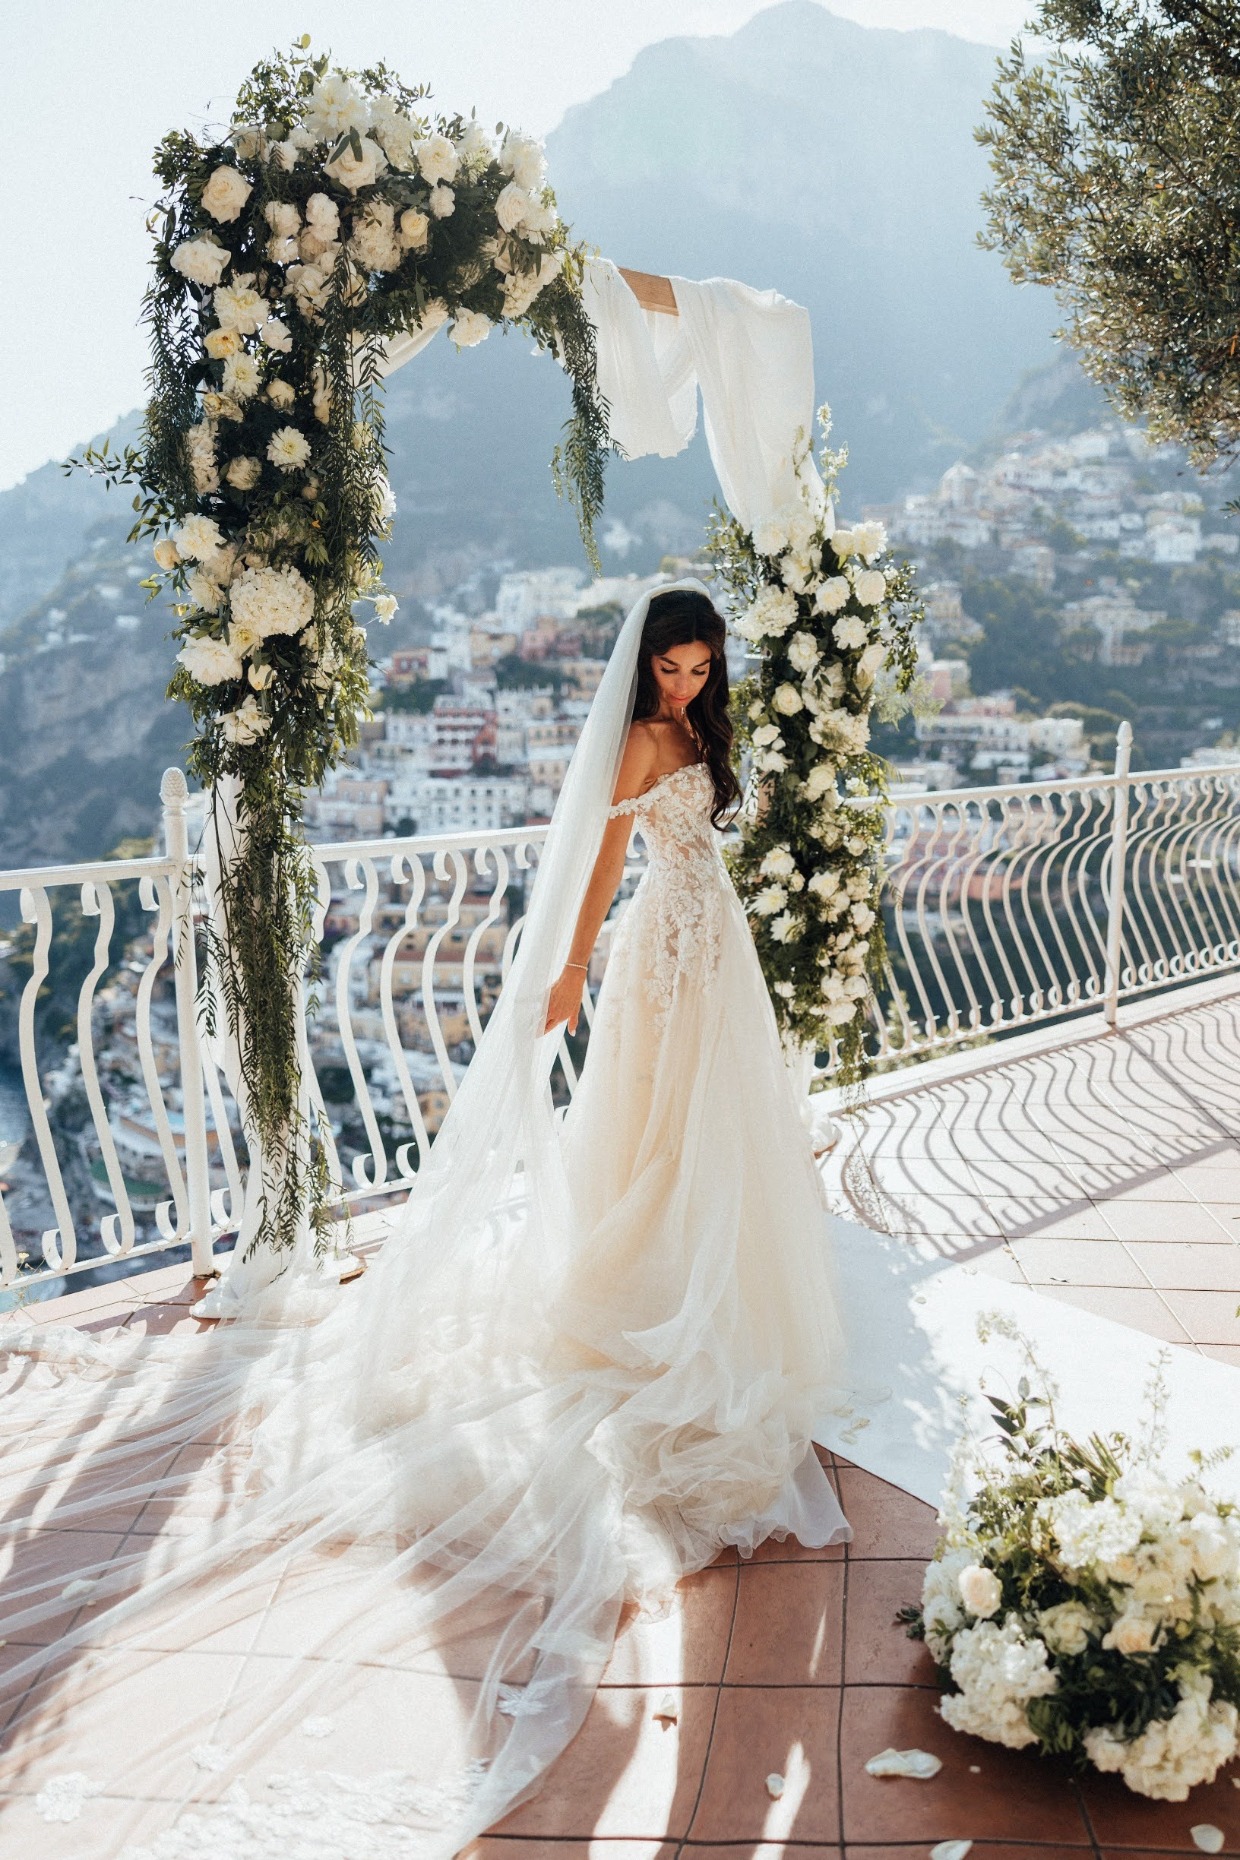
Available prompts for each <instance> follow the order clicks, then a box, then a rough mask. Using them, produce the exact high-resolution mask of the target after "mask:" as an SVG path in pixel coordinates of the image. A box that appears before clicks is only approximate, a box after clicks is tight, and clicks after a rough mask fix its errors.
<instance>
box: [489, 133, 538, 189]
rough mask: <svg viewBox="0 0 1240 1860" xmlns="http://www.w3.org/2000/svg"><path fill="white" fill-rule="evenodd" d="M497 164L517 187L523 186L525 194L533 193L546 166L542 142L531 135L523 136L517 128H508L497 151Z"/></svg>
mask: <svg viewBox="0 0 1240 1860" xmlns="http://www.w3.org/2000/svg"><path fill="white" fill-rule="evenodd" d="M499 165H500V167H501V168H502V169H503V171H504V173H505V174H510V175H511V176H512V178H513V180H514V181H515V182H516V183H517V186H518V187H523V188H524V189H525V191H526V193H527V194H531V193H533V191H534V189H535V188H538V187H541V186H542V182H543V176H544V174H545V173H546V168H547V162H546V157H545V156H544V154H543V146H542V143H541V142H539V141H537V140H536V139H535V138H534V137H533V136H523V135H522V134H521V133H520V131H519V130H516V129H510V130H509V131H508V134H507V135H506V136H505V137H504V143H503V147H502V148H501V149H500V152H499Z"/></svg>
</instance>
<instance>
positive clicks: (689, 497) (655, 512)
mask: <svg viewBox="0 0 1240 1860" xmlns="http://www.w3.org/2000/svg"><path fill="white" fill-rule="evenodd" d="M993 68H994V53H993V51H991V50H990V49H989V48H987V47H984V46H979V45H972V44H969V43H966V42H965V41H964V40H961V39H957V38H954V37H952V36H951V35H949V34H946V33H942V32H929V31H919V32H890V31H880V30H875V29H872V28H869V27H863V26H857V25H854V24H852V23H851V22H849V21H847V20H842V19H838V18H836V17H835V16H834V15H832V14H830V13H828V12H827V11H825V10H824V9H823V8H822V7H820V6H818V5H816V4H813V3H812V0H785V3H784V4H782V5H777V6H774V7H771V8H770V9H769V10H768V11H766V12H764V13H761V14H759V15H758V16H757V17H756V18H754V19H753V20H751V21H750V23H749V24H748V25H747V26H745V27H744V28H742V29H741V30H740V31H739V32H737V33H734V34H732V35H731V36H728V37H715V38H696V39H693V38H685V39H669V40H666V41H664V42H662V43H660V44H657V45H653V46H650V47H649V48H648V49H647V50H645V51H644V52H642V53H641V55H640V56H639V57H638V58H637V59H636V60H635V61H634V63H633V66H632V68H631V69H630V70H629V71H628V72H627V73H626V75H625V76H624V77H622V78H620V79H619V80H617V82H616V83H614V84H613V85H611V86H610V88H609V89H608V90H607V91H605V92H604V93H602V95H600V96H598V97H595V98H593V99H591V100H590V101H589V102H588V103H584V104H581V105H579V106H578V107H577V108H575V109H573V110H571V111H570V112H569V113H568V115H567V116H566V118H565V119H564V122H563V123H562V125H561V126H560V128H559V129H557V130H556V131H555V133H554V134H553V135H552V136H551V137H550V139H549V144H548V157H549V164H550V170H551V174H552V177H553V179H554V181H555V184H556V187H557V191H558V193H559V197H560V201H561V206H562V208H563V211H564V213H565V215H566V217H567V218H568V219H569V220H570V221H571V223H572V224H573V226H574V228H575V230H576V232H577V233H578V235H579V236H581V237H584V238H586V239H588V240H590V241H591V242H593V243H595V244H597V245H598V247H599V248H600V249H601V250H602V251H604V252H606V253H607V254H608V256H610V257H612V258H614V259H616V260H617V261H618V262H619V263H621V264H625V265H630V266H635V267H637V268H639V269H645V270H651V271H664V272H671V273H673V274H676V273H679V274H681V275H685V276H690V277H705V276H712V275H728V276H733V277H739V278H743V279H746V280H747V281H749V282H751V283H753V284H755V285H759V286H775V287H777V288H778V289H780V290H781V291H783V292H784V293H785V294H786V295H788V296H791V297H794V298H797V299H798V300H800V301H801V302H803V303H805V304H806V305H808V307H809V309H810V312H811V315H812V317H813V324H814V339H815V345H816V354H817V375H818V391H819V393H820V395H822V396H823V397H824V398H827V399H829V400H830V402H831V405H832V408H833V410H834V414H835V432H834V438H835V441H836V443H840V442H841V441H846V442H847V443H848V446H849V449H850V454H851V463H850V465H849V468H848V472H847V476H846V479H845V497H846V500H847V504H848V506H850V507H852V508H856V507H857V506H859V505H860V504H862V503H863V502H876V501H877V502H881V501H887V500H889V499H891V498H893V497H895V496H896V495H897V494H898V493H900V492H902V491H905V490H909V489H916V488H920V487H922V486H926V485H929V484H930V483H932V482H933V481H934V480H935V479H936V478H937V477H938V475H939V473H940V472H941V471H942V469H943V467H944V466H945V465H947V464H949V463H950V462H951V461H952V460H953V459H954V458H956V457H958V456H960V455H961V454H962V453H964V452H966V451H968V450H969V449H970V448H971V447H972V446H974V445H976V444H977V443H979V442H980V441H981V440H982V439H983V438H984V437H985V436H986V435H987V434H988V433H990V432H991V431H993V430H994V428H995V426H996V424H997V422H998V416H999V412H1000V409H1001V408H1002V407H1003V405H1004V403H1005V402H1006V401H1007V399H1008V397H1009V396H1010V395H1011V394H1012V392H1013V391H1014V390H1015V389H1016V388H1017V385H1018V383H1019V382H1020V381H1021V380H1022V378H1023V377H1024V376H1025V375H1026V374H1027V373H1028V372H1029V371H1030V370H1032V369H1036V368H1037V367H1039V366H1040V365H1042V364H1044V363H1045V362H1046V361H1047V360H1048V359H1050V358H1051V357H1052V356H1053V354H1054V349H1053V346H1052V344H1051V342H1050V339H1049V331H1050V328H1051V325H1052V321H1053V310H1052V306H1051V305H1050V303H1049V301H1048V299H1047V298H1046V296H1045V294H1043V293H1039V292H1036V291H1016V290H1014V289H1013V288H1012V286H1011V285H1010V284H1009V282H1008V281H1007V278H1006V274H1005V273H1004V272H1003V270H1002V267H1001V266H1000V265H999V263H998V261H997V260H996V259H995V258H994V257H993V256H992V255H990V254H988V253H984V252H982V251H980V250H979V249H978V247H977V245H976V243H975V235H976V230H977V227H978V225H979V223H980V208H979V205H978V195H979V193H980V191H981V188H982V187H983V185H984V183H985V175H986V167H985V162H984V159H983V157H982V154H981V152H980V150H979V149H978V148H977V147H976V145H975V143H974V141H973V138H972V130H973V127H974V125H975V124H976V123H977V121H978V120H979V118H980V116H981V113H982V99H983V97H984V95H985V93H986V91H987V89H988V87H989V85H990V82H991V78H992V74H993ZM567 402H568V395H567V387H566V383H565V381H564V379H563V377H562V376H561V375H560V373H559V371H558V370H557V369H556V368H555V367H554V366H553V365H552V364H551V363H550V362H549V361H548V360H547V359H546V358H545V357H536V356H534V355H532V354H531V352H530V345H529V344H528V343H527V342H525V341H523V340H522V339H521V338H520V337H518V336H516V335H512V334H509V335H508V336H500V335H496V336H493V337H492V338H491V340H490V341H489V342H488V343H486V345H485V346H484V347H482V348H480V349H473V350H470V351H468V352H467V353H465V354H457V353H456V352H455V351H454V350H453V349H452V348H451V346H450V345H449V344H448V343H447V342H446V341H444V340H442V339H441V340H440V341H439V342H437V343H435V344H434V345H432V347H431V348H430V349H428V350H427V352H426V353H425V354H424V355H422V356H420V357H418V359H417V360H416V361H415V362H414V363H412V364H411V365H410V366H409V367H408V368H407V369H405V370H403V371H402V372H401V373H400V374H398V375H396V376H394V377H393V379H392V381H391V383H390V385H389V392H388V440H389V444H390V447H391V452H392V458H391V478H392V483H393V488H394V490H395V493H396V499H397V506H398V516H397V524H396V533H395V536H394V538H393V540H392V542H391V544H390V545H389V548H388V550H387V552H386V553H387V563H386V567H387V573H388V580H389V583H390V585H391V586H392V587H393V588H394V590H395V591H396V592H397V593H398V594H402V595H404V596H406V597H415V598H416V597H421V598H422V599H433V598H434V597H435V596H436V595H437V594H438V593H440V592H441V591H442V590H443V589H444V588H445V587H449V586H452V585H454V584H456V583H458V582H459V581H460V580H462V579H463V578H464V577H465V576H466V575H467V574H469V573H470V572H472V571H473V570H474V569H477V568H479V567H482V566H484V565H486V564H492V563H495V562H496V561H497V560H500V559H503V560H506V561H508V562H510V563H513V564H516V565H536V564H539V563H543V562H549V561H556V560H559V561H579V560H580V559H581V557H580V545H579V543H578V542H577V539H576V532H575V527H574V524H573V520H572V516H571V512H570V511H569V510H568V509H567V508H566V507H565V506H564V505H562V504H558V503H557V501H556V499H555V496H554V493H553V491H552V489H551V485H550V480H549V474H548V469H547V461H548V459H549V456H550V453H551V449H552V447H553V445H554V444H555V441H556V438H557V436H558V433H559V429H560V426H561V424H562V422H563V420H564V419H565V417H566V414H567ZM132 424H133V422H132V419H130V420H129V421H126V422H124V423H122V425H123V428H124V430H123V431H121V432H120V433H119V437H120V438H122V439H123V438H124V437H127V436H129V433H130V432H131V431H132ZM714 495H715V485H714V480H713V475H712V473H711V470H710V465H709V460H708V459H707V456H706V451H705V446H704V444H703V443H702V441H701V438H700V437H699V438H698V439H697V440H695V442H694V444H693V446H692V447H691V448H690V449H689V451H688V452H687V453H686V454H684V455H683V456H682V457H681V458H679V459H676V460H670V461H669V460H657V459H649V460H644V461H638V462H636V463H634V464H627V463H623V462H621V461H618V460H617V461H615V462H614V463H613V465H612V467H611V471H610V475H609V492H608V510H607V519H606V520H605V523H604V551H603V553H604V562H605V566H607V567H608V568H611V569H613V570H614V569H618V568H620V567H622V566H623V567H626V568H638V569H642V568H645V567H647V566H651V565H653V564H655V563H657V561H658V559H659V557H660V556H661V555H663V554H664V553H666V552H668V551H669V550H670V551H681V550H684V549H686V548H690V547H692V546H693V545H694V544H695V543H696V541H697V540H698V539H699V538H700V536H701V525H702V519H703V516H704V514H705V512H706V510H707V508H708V507H709V504H710V502H711V500H712V498H713V497H714ZM129 520H130V512H129V507H128V499H127V498H126V496H125V495H124V494H123V493H119V494H118V493H112V494H111V495H110V496H109V495H107V494H105V493H104V492H103V491H102V489H101V488H100V487H99V486H98V485H97V484H94V483H91V482H90V481H88V480H86V479H85V478H83V477H82V475H81V474H73V475H72V476H71V477H69V478H65V477H64V476H63V475H62V474H61V473H60V471H59V468H58V467H56V466H54V465H49V466H45V467H44V468H43V469H42V470H41V471H39V472H35V473H32V474H31V476H30V477H29V478H27V479H26V480H25V481H24V482H23V483H22V484H20V485H18V486H15V487H14V488H13V489H12V490H10V491H6V492H4V493H3V494H0V564H3V566H2V567H0V655H2V656H3V659H4V661H5V669H4V670H3V671H2V672H0V866H3V865H11V864H15V863H18V862H19V861H22V860H26V859H31V858H36V857H52V856H57V857H62V858H70V857H75V856H76V857H88V856H98V855H99V854H100V853H101V852H102V851H104V850H105V849H106V847H107V846H108V845H110V844H112V843H113V841H114V840H115V839H116V838H118V837H120V836H121V835H122V834H123V833H128V832H132V831H134V830H135V828H136V827H137V826H138V825H139V824H140V823H141V824H145V823H146V822H148V821H149V819H150V816H151V810H152V809H153V806H154V798H155V793H156V789H157V785H158V777H159V772H160V769H161V767H162V766H163V764H164V762H166V761H169V760H174V759H176V757H177V755H178V753H179V746H180V744H181V742H182V741H183V739H184V735H185V733H186V719H185V718H184V717H183V716H181V715H179V714H178V713H176V712H174V711H172V710H170V709H169V707H167V706H166V705H164V703H163V700H162V695H161V693H162V689H163V684H164V681H165V679H166V676H167V673H168V671H169V669H170V666H171V661H172V651H171V646H170V643H169V642H168V640H167V638H166V630H167V616H166V614H164V613H163V612H162V610H159V609H156V608H151V609H149V610H148V609H145V608H143V606H142V605H141V596H140V595H139V596H137V597H136V598H135V596H134V592H133V590H132V588H131V585H130V584H131V582H132V580H133V579H134V578H135V576H134V575H133V572H132V571H133V570H134V569H135V568H136V570H137V573H138V574H141V573H144V572H145V566H146V565H145V563H142V564H136V563H135V562H134V561H133V560H132V559H131V558H132V556H133V552H132V551H130V552H129V553H128V555H127V554H126V552H125V549H124V536H125V532H126V530H127V528H128V524H129ZM118 602H119V605H118ZM118 614H119V615H120V616H121V623H120V624H118V621H117V615H118ZM57 616H60V617H59V618H58V617H57Z"/></svg>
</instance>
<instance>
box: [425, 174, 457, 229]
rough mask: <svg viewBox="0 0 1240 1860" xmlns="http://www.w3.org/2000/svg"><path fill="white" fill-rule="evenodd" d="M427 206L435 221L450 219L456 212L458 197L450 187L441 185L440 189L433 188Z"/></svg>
mask: <svg viewBox="0 0 1240 1860" xmlns="http://www.w3.org/2000/svg"><path fill="white" fill-rule="evenodd" d="M427 205H428V206H429V207H430V210H431V213H432V214H433V216H434V217H435V219H437V220H446V219H449V218H450V217H451V216H452V214H454V213H455V212H456V195H455V194H454V193H453V192H452V189H451V188H450V187H445V186H443V184H442V183H441V184H440V185H439V186H438V187H432V189H431V194H430V199H429V201H428V202H427Z"/></svg>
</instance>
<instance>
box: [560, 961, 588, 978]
mask: <svg viewBox="0 0 1240 1860" xmlns="http://www.w3.org/2000/svg"><path fill="white" fill-rule="evenodd" d="M564 967H565V968H566V969H580V970H581V972H582V974H583V975H588V974H589V973H590V965H589V963H588V962H566V963H565V964H564Z"/></svg>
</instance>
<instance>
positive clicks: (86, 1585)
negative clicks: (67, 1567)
mask: <svg viewBox="0 0 1240 1860" xmlns="http://www.w3.org/2000/svg"><path fill="white" fill-rule="evenodd" d="M98 1581H99V1578H98V1576H77V1577H75V1578H74V1580H73V1581H72V1582H66V1584H65V1586H64V1588H63V1589H62V1590H61V1591H60V1599H61V1601H62V1602H71V1601H73V1600H74V1599H75V1597H76V1596H79V1595H89V1594H90V1592H91V1590H92V1589H93V1588H94V1587H95V1585H96V1583H97V1582H98Z"/></svg>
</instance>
